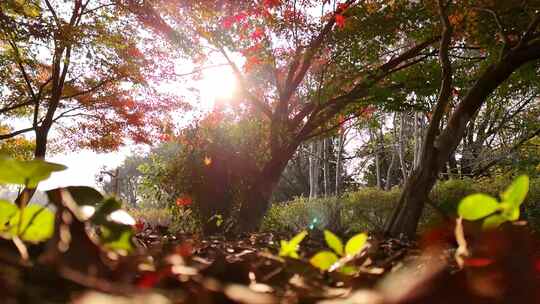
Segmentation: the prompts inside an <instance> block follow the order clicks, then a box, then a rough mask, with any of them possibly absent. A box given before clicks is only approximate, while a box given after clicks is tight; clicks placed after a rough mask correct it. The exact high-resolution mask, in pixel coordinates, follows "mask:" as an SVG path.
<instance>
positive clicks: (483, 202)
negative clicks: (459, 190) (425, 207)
mask: <svg viewBox="0 0 540 304" xmlns="http://www.w3.org/2000/svg"><path fill="white" fill-rule="evenodd" d="M528 192H529V177H528V176H526V175H522V176H519V177H518V178H516V179H515V180H514V181H513V182H512V184H511V185H510V186H509V187H508V188H506V190H505V191H504V192H503V193H502V194H501V201H500V202H499V201H497V199H496V198H494V197H492V196H490V195H487V194H482V193H475V194H471V195H469V196H466V197H465V198H463V199H462V200H461V202H460V203H459V206H458V215H459V216H460V217H462V218H464V219H466V220H469V221H476V220H480V219H483V222H482V227H483V228H484V229H494V228H497V227H499V226H500V225H501V224H502V223H505V222H512V221H516V220H518V219H519V215H520V211H519V208H520V206H521V204H522V203H523V201H524V200H525V197H526V196H527V193H528Z"/></svg>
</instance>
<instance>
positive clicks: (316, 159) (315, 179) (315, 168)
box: [309, 141, 322, 199]
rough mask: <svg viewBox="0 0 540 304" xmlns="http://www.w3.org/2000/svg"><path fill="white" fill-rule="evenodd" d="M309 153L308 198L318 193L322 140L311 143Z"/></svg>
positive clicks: (314, 196)
mask: <svg viewBox="0 0 540 304" xmlns="http://www.w3.org/2000/svg"><path fill="white" fill-rule="evenodd" d="M310 152H311V155H310V156H309V198H310V199H313V198H317V197H319V195H320V187H319V177H320V174H321V154H322V142H321V141H314V142H312V143H311V151H310Z"/></svg>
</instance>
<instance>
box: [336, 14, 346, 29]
mask: <svg viewBox="0 0 540 304" xmlns="http://www.w3.org/2000/svg"><path fill="white" fill-rule="evenodd" d="M336 25H337V26H338V27H339V28H343V27H344V26H345V17H344V16H343V15H341V14H336Z"/></svg>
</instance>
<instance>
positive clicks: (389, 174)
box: [384, 150, 396, 191]
mask: <svg viewBox="0 0 540 304" xmlns="http://www.w3.org/2000/svg"><path fill="white" fill-rule="evenodd" d="M390 153H392V150H390ZM395 162H396V154H395V153H392V159H391V160H390V165H388V169H387V171H386V184H385V185H384V190H386V191H388V190H390V187H392V170H394V163H395Z"/></svg>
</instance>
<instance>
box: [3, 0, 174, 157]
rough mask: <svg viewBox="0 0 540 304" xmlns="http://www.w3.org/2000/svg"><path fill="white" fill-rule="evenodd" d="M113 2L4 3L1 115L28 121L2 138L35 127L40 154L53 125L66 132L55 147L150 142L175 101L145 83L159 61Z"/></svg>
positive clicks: (49, 0) (109, 146)
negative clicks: (150, 55) (146, 52)
mask: <svg viewBox="0 0 540 304" xmlns="http://www.w3.org/2000/svg"><path fill="white" fill-rule="evenodd" d="M113 7H114V4H113V3H111V2H110V1H101V0H84V1H83V0H73V1H69V2H67V3H66V1H56V0H45V1H24V2H21V1H13V0H8V1H3V2H2V4H1V5H0V68H1V70H2V72H1V73H0V78H1V81H0V83H1V85H0V86H1V90H0V92H1V93H0V117H2V119H5V118H8V119H10V121H13V120H18V121H20V122H25V123H28V126H27V127H23V128H20V129H16V128H13V127H12V128H11V129H10V130H9V131H7V130H5V131H6V132H2V133H1V134H0V140H2V141H5V140H8V139H11V138H14V137H17V136H21V135H23V134H27V133H33V134H34V136H35V150H34V156H35V157H36V158H44V157H45V156H46V152H47V148H48V145H47V144H48V140H49V135H50V132H51V130H52V128H53V125H56V126H57V127H58V128H57V129H56V131H58V134H62V135H63V136H62V137H60V138H63V139H64V140H63V141H60V142H59V143H58V144H59V145H60V144H62V145H64V146H67V147H70V148H75V147H88V148H92V149H94V150H99V151H103V150H114V149H116V148H118V146H120V145H121V144H123V143H125V140H126V139H131V140H132V141H134V142H136V143H141V142H145V143H148V142H149V137H150V136H151V135H152V134H156V132H158V131H159V127H160V126H161V122H162V121H163V115H162V114H163V113H165V112H164V111H167V110H172V109H176V108H177V107H178V105H179V103H178V100H174V99H171V98H167V96H161V95H157V94H153V93H155V92H153V91H152V89H151V88H150V87H149V86H147V84H148V80H147V79H148V78H149V77H150V76H152V74H150V72H149V71H160V67H159V66H158V65H157V64H156V61H153V60H149V59H147V58H146V56H145V55H143V53H142V52H141V51H140V50H139V49H138V47H137V42H138V40H136V39H135V37H136V35H135V34H136V33H137V32H138V30H137V28H134V27H131V25H130V24H131V23H129V22H127V21H128V19H127V18H128V17H125V16H120V15H118V14H116V13H114V11H113V10H112V8H113ZM137 37H138V36H137ZM165 61H166V60H165V59H164V60H163V62H165ZM157 62H159V63H162V62H160V61H157ZM18 125H20V124H18Z"/></svg>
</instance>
